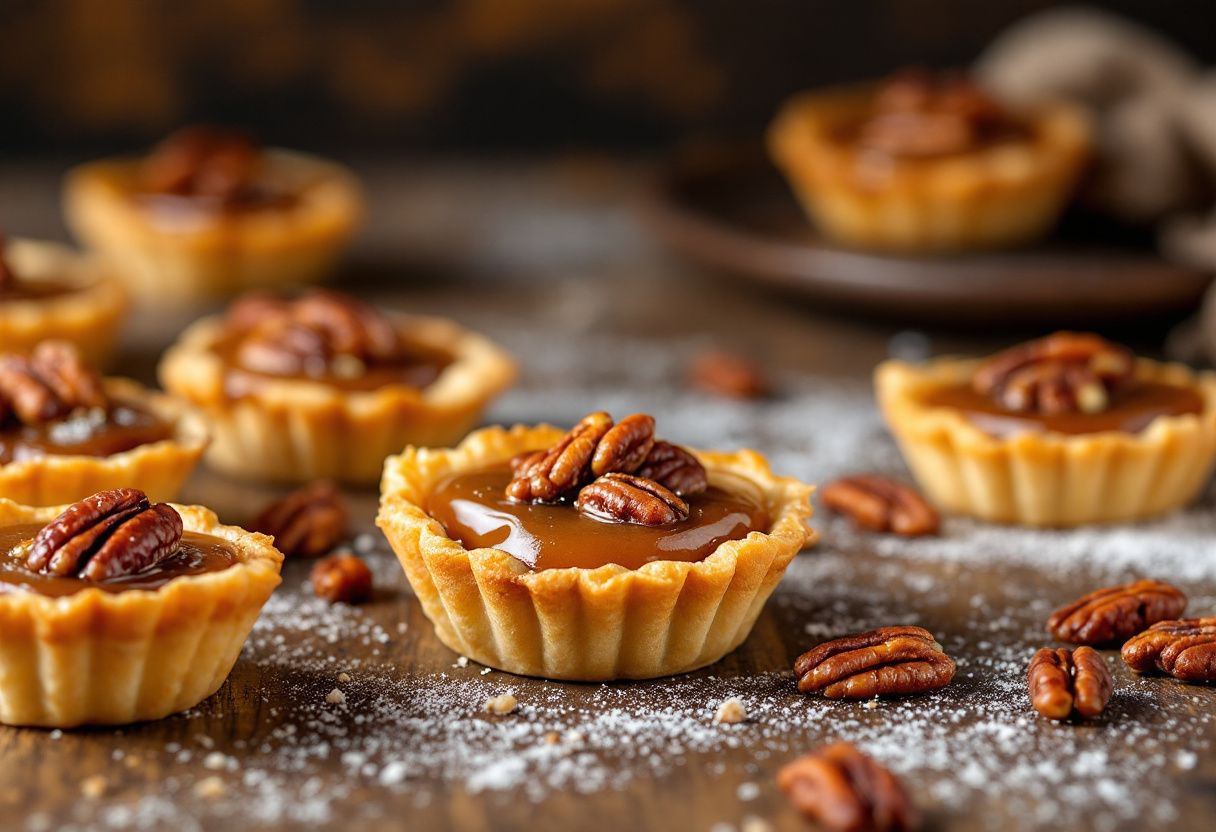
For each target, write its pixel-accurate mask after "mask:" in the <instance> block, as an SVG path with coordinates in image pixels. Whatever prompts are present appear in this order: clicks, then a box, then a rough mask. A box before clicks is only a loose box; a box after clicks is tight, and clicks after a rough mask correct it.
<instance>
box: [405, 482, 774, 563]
mask: <svg viewBox="0 0 1216 832" xmlns="http://www.w3.org/2000/svg"><path fill="white" fill-rule="evenodd" d="M510 479H511V471H510V469H509V468H508V467H507V466H506V465H498V466H494V467H492V468H486V469H483V470H480V471H472V472H465V473H458V474H453V475H451V476H449V477H446V478H445V479H444V480H442V481H441V482H440V483H439V485H438V487H436V488H435V490H434V491H433V492H432V493H431V496H430V498H429V499H428V500H427V504H426V507H425V508H426V511H427V513H428V514H430V515H431V517H433V518H435V520H437V521H438V522H439V523H440V524H441V525H442V526H443V527H444V529H445V530H446V531H447V534H448V536H449V537H451V538H452V539H454V540H458V541H460V543H461V544H462V545H464V547H465V548H466V549H480V548H486V547H492V548H495V549H501V550H502V551H504V552H506V553H507V554H509V555H511V556H512V557H514V558H516V559H517V560H519V561H522V562H523V563H525V564H526V565H527V566H529V567H530V568H532V569H535V570H541V569H564V568H567V567H579V568H582V569H595V568H596V567H599V566H603V565H605V564H608V563H615V564H618V565H620V566H623V567H625V568H626V569H638V568H640V567H642V566H644V565H646V564H647V563H652V562H654V561H661V560H670V561H685V562H695V561H700V560H704V559H705V558H707V557H709V555H711V554H713V552H714V550H715V549H717V548H718V546H719V545H720V544H721V543H724V542H725V541H728V540H740V539H742V538H744V537H746V536H747V535H748V533H750V532H753V531H766V530H767V529H768V527H769V524H770V522H771V521H770V518H769V515H768V511H767V510H766V509H765V507H764V504H763V500H762V497H761V495H760V494H759V493H758V491H757V490H756V488H755V486H754V485H752V484H751V483H750V482H748V481H747V480H744V479H742V478H737V477H732V478H731V479H732V481H731V483H730V485H729V487H723V486H722V485H721V484H718V485H713V486H710V488H709V489H708V490H706V491H705V492H704V493H702V494H698V495H696V496H693V497H690V498H689V499H688V505H689V516H688V519H687V520H683V521H681V522H678V523H672V524H670V525H666V526H639V525H634V524H631V523H611V522H603V521H600V520H596V519H593V518H591V517H588V516H586V515H583V514H580V513H579V512H578V511H577V510H575V508H574V507H573V505H572V504H571V503H563V504H547V503H520V502H516V501H514V500H510V499H508V498H507V497H506V496H505V494H504V493H503V489H505V488H506V486H507V483H508V482H509V481H510Z"/></svg>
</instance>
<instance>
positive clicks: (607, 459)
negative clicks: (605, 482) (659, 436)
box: [591, 413, 654, 477]
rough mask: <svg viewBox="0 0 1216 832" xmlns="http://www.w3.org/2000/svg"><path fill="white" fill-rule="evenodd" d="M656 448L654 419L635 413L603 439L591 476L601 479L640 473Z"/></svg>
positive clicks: (594, 458) (617, 424) (613, 427)
mask: <svg viewBox="0 0 1216 832" xmlns="http://www.w3.org/2000/svg"><path fill="white" fill-rule="evenodd" d="M652 447H654V417H652V416H647V415H646V414H645V413H634V414H633V415H632V416H626V417H625V418H624V419H622V420H621V421H619V422H617V423H616V424H615V425H613V426H612V427H611V428H609V429H608V432H607V433H605V434H604V435H603V437H602V438H601V439H600V441H599V444H598V445H596V447H595V454H594V455H593V456H592V457H591V473H592V474H594V475H595V476H597V477H598V476H601V475H603V474H608V473H611V472H613V471H622V472H624V473H626V474H629V473H632V472H633V471H635V470H637V467H638V466H639V465H641V464H642V461H643V460H645V459H646V457H647V455H648V454H649V453H650V449H651V448H652Z"/></svg>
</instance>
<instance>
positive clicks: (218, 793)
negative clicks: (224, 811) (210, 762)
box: [194, 775, 228, 798]
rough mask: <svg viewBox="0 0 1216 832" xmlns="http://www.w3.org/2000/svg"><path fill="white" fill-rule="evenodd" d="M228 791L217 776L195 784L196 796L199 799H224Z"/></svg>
mask: <svg viewBox="0 0 1216 832" xmlns="http://www.w3.org/2000/svg"><path fill="white" fill-rule="evenodd" d="M227 790H228V789H227V787H226V786H225V785H224V781H223V780H222V779H221V778H219V777H216V776H215V775H212V776H210V777H204V778H203V779H202V780H199V781H198V782H197V783H195V784H194V794H195V795H196V796H198V797H206V798H216V797H223V796H224V793H225V792H226V791H227Z"/></svg>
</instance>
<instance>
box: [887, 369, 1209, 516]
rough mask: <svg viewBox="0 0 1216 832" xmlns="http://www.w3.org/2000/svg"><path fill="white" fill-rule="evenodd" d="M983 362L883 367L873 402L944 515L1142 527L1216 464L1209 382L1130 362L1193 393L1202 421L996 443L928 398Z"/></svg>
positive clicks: (1168, 419)
mask: <svg viewBox="0 0 1216 832" xmlns="http://www.w3.org/2000/svg"><path fill="white" fill-rule="evenodd" d="M981 363H982V362H981V360H965V359H951V358H943V359H937V360H935V361H931V362H929V363H927V364H924V365H913V364H907V363H904V362H901V361H887V362H884V363H883V364H881V365H879V367H878V369H877V371H876V372H875V387H876V392H877V396H878V402H879V405H880V407H881V408H882V412H883V416H884V417H885V418H886V422H887V425H888V426H889V427H890V429H891V432H892V433H893V434H894V435H895V438H896V440H897V441H898V442H899V446H900V450H901V451H902V452H903V456H904V459H905V460H906V461H907V463H908V467H909V468H910V469H911V470H912V474H913V476H915V477H916V480H917V482H919V483H920V486H921V488H922V489H923V490H924V491H925V492H926V494H927V495H928V496H929V498H930V499H932V500H933V502H935V503H937V504H938V505H939V506H940V507H942V508H944V509H946V510H947V511H951V512H957V513H960V514H969V515H973V516H975V517H979V518H982V519H984V520H991V521H995V522H998V523H1017V524H1022V525H1028V526H1055V527H1064V526H1078V525H1083V524H1088V523H1116V522H1127V521H1132V520H1140V519H1144V518H1148V517H1153V516H1156V515H1160V514H1164V513H1165V512H1168V511H1171V510H1174V509H1177V508H1180V507H1182V506H1184V505H1186V504H1188V503H1190V502H1191V501H1192V500H1194V499H1195V497H1196V496H1197V495H1198V494H1199V492H1200V491H1201V490H1202V489H1203V487H1204V486H1205V485H1206V483H1207V482H1208V479H1209V477H1210V476H1211V473H1212V468H1213V463H1214V462H1216V375H1213V374H1211V373H1194V372H1192V371H1190V370H1189V369H1187V368H1186V367H1183V366H1181V365H1178V364H1161V363H1157V362H1154V361H1149V360H1147V359H1138V361H1137V364H1136V378H1137V379H1139V380H1143V381H1158V382H1164V383H1169V384H1175V385H1179V386H1187V387H1191V388H1193V389H1195V390H1196V391H1197V392H1198V393H1199V394H1200V395H1201V397H1202V398H1203V400H1204V408H1203V411H1202V412H1201V413H1198V414H1188V415H1182V416H1158V417H1157V418H1156V419H1154V420H1153V421H1152V423H1151V424H1149V426H1148V427H1147V428H1146V429H1145V430H1143V431H1141V432H1139V433H1125V432H1121V431H1104V432H1100V433H1088V434H1069V435H1066V434H1061V433H1055V432H1051V431H1025V432H1020V433H1016V434H1014V435H1012V436H1009V437H1006V438H997V437H994V436H992V435H990V434H988V433H986V432H984V431H983V430H981V429H980V428H978V427H976V426H975V425H973V424H972V423H971V422H970V421H968V419H967V417H966V416H965V415H964V414H963V413H961V412H959V411H957V410H955V409H953V408H950V407H943V406H931V405H929V404H926V403H925V401H924V396H925V395H926V393H927V392H929V391H931V390H934V389H938V388H941V387H944V386H948V385H954V384H960V383H966V382H968V381H969V380H970V379H971V377H972V375H973V374H974V372H975V370H976V368H977V367H978V366H980V364H981Z"/></svg>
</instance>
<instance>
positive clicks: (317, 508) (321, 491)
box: [250, 482, 350, 558]
mask: <svg viewBox="0 0 1216 832" xmlns="http://www.w3.org/2000/svg"><path fill="white" fill-rule="evenodd" d="M349 521H350V516H349V514H348V513H347V510H346V503H345V502H344V501H343V500H342V495H341V494H339V493H338V490H337V489H336V488H335V487H334V486H333V484H332V483H329V482H318V483H313V484H312V485H306V486H304V487H303V488H299V489H296V490H295V491H293V492H291V493H290V494H288V495H287V496H286V497H284V498H283V499H281V500H276V501H275V502H273V503H271V504H270V505H268V506H267V507H266V508H265V509H264V510H263V511H262V513H261V514H259V515H258V516H257V517H255V518H254V520H253V522H252V523H251V524H250V525H251V528H252V529H253V531H255V532H262V533H263V534H268V535H270V536H271V537H273V538H274V545H275V548H276V549H278V550H279V551H280V552H282V553H283V554H284V555H287V556H288V557H296V558H316V557H320V556H321V555H323V554H325V553H326V552H328V551H329V550H330V549H332V548H334V546H336V545H338V542H339V541H341V540H342V538H344V537H345V536H346V530H347V526H348V524H349Z"/></svg>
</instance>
